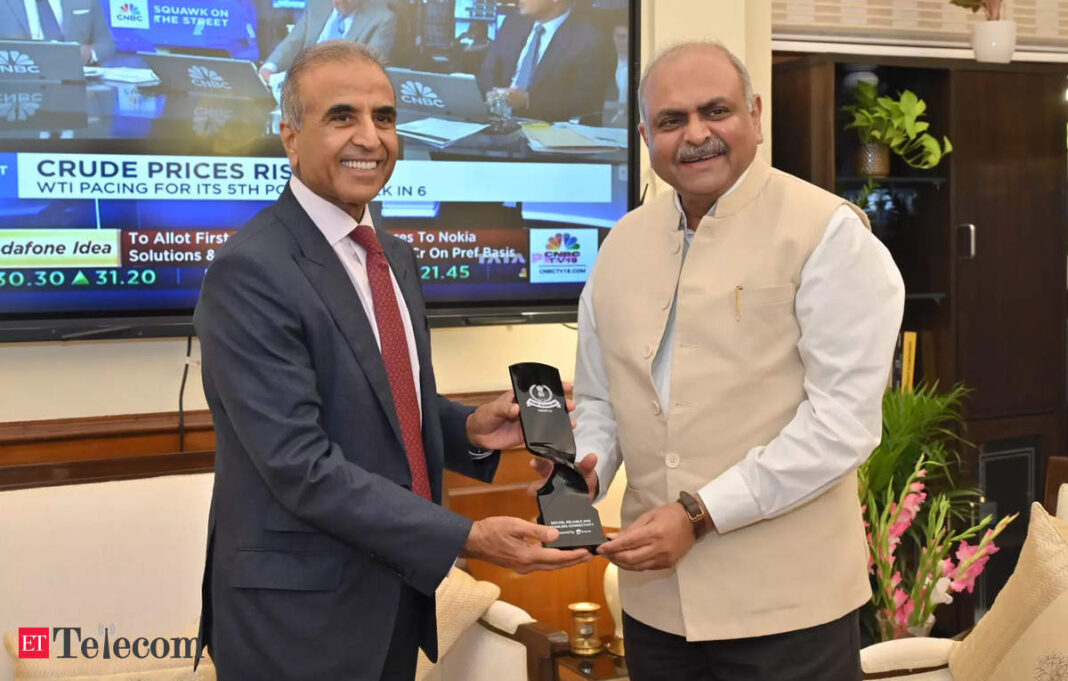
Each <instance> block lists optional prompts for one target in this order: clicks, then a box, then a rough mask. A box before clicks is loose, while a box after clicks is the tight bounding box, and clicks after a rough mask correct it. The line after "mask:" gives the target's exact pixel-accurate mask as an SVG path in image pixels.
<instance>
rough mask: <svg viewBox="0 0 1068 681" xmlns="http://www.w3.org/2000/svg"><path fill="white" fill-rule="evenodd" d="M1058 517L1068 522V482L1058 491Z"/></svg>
mask: <svg viewBox="0 0 1068 681" xmlns="http://www.w3.org/2000/svg"><path fill="white" fill-rule="evenodd" d="M1057 518H1058V519H1060V520H1063V521H1065V522H1068V482H1066V483H1064V484H1062V485H1061V488H1060V490H1059V491H1058V492H1057Z"/></svg>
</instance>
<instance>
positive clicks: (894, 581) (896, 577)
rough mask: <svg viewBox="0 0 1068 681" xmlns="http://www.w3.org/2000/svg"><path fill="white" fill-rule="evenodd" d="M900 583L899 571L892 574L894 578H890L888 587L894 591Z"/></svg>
mask: <svg viewBox="0 0 1068 681" xmlns="http://www.w3.org/2000/svg"><path fill="white" fill-rule="evenodd" d="M900 583H901V571H900V570H899V571H897V572H895V573H894V576H893V577H891V578H890V587H891V588H894V589H896V588H897V585H898V584H900Z"/></svg>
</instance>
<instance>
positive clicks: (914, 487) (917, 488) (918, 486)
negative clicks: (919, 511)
mask: <svg viewBox="0 0 1068 681" xmlns="http://www.w3.org/2000/svg"><path fill="white" fill-rule="evenodd" d="M923 487H924V485H923V483H922V482H914V483H912V484H911V485H909V490H910V491H913V492H916V493H917V494H918V493H920V492H922V491H923ZM925 496H926V495H925Z"/></svg>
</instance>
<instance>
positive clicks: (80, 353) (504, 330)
mask: <svg viewBox="0 0 1068 681" xmlns="http://www.w3.org/2000/svg"><path fill="white" fill-rule="evenodd" d="M642 9H643V12H642V23H643V29H642V51H643V55H649V54H651V53H652V52H654V51H655V50H656V49H658V48H660V47H663V46H665V45H668V44H671V43H674V42H678V41H681V40H686V39H693V38H713V39H718V40H721V41H723V42H724V43H725V44H726V45H727V47H729V48H730V49H731V50H733V51H734V52H736V53H737V54H738V55H739V56H740V57H741V58H742V59H743V60H745V61H746V62H747V63H748V64H749V66H750V69H751V71H752V76H753V82H754V86H755V88H756V90H757V92H758V93H760V94H762V95H763V96H764V102H765V108H764V126H765V133H766V134H767V135H770V110H771V108H770V101H769V97H770V92H771V3H770V0H646V2H645V3H644V6H643V8H642ZM769 148H770V144H768V143H766V144H765V150H764V153H766V154H767V153H769V151H768V149H769ZM643 163H645V162H644V161H643ZM646 167H647V166H646ZM649 177H650V175H649V173H648V171H645V172H643V180H645V181H648V179H649ZM644 183H645V182H643V184H644ZM433 344H434V368H435V370H436V372H437V376H438V385H439V387H440V389H441V391H442V392H461V391H471V390H497V389H504V388H505V386H506V384H507V373H506V371H507V369H506V367H507V365H508V364H509V363H511V362H516V361H526V360H536V361H542V362H547V363H550V364H555V365H556V366H559V367H560V369H561V372H562V373H563V374H564V376H565V377H570V376H571V375H572V374H573V372H574V361H575V360H574V347H575V332H574V331H573V330H571V329H568V328H565V327H564V326H562V325H532V326H514V327H491V328H458V329H440V330H436V331H434V333H433ZM193 354H194V357H195V356H197V355H198V352H197V349H196V348H195V347H194V352H193ZM184 358H185V341H184V340H174V341H171V340H163V341H97V342H79V343H69V344H58V343H40V344H18V345H3V346H0V385H2V386H3V388H4V389H3V390H0V422H2V421H24V420H36V419H51V418H68V417H76V416H101V415H109V414H130V413H147V412H157V411H173V410H175V409H177V404H178V386H179V383H180V380H181V373H182V367H183V364H184V361H185V359H184ZM185 405H186V408H187V409H203V408H206V405H205V401H204V395H203V391H202V387H201V384H200V375H199V370H198V369H197V368H196V367H194V368H193V370H192V371H190V380H189V384H188V385H187V387H186V400H185Z"/></svg>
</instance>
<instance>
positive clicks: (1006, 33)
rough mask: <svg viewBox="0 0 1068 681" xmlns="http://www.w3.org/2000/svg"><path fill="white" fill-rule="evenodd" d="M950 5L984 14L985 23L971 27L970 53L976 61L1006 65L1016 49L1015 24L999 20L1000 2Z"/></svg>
mask: <svg viewBox="0 0 1068 681" xmlns="http://www.w3.org/2000/svg"><path fill="white" fill-rule="evenodd" d="M949 2H950V4H951V5H957V6H958V7H964V8H965V9H970V10H971V11H972V12H978V11H979V10H980V9H981V10H983V12H984V13H985V14H986V21H980V22H978V23H977V24H975V25H974V26H972V52H974V53H975V59H976V61H986V62H996V63H999V64H1007V63H1009V62H1010V61H1011V60H1012V53H1013V51H1015V49H1016V22H1015V21H1012V20H1009V19H1002V18H1001V10H1002V7H1003V3H1002V2H1001V0H949Z"/></svg>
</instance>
